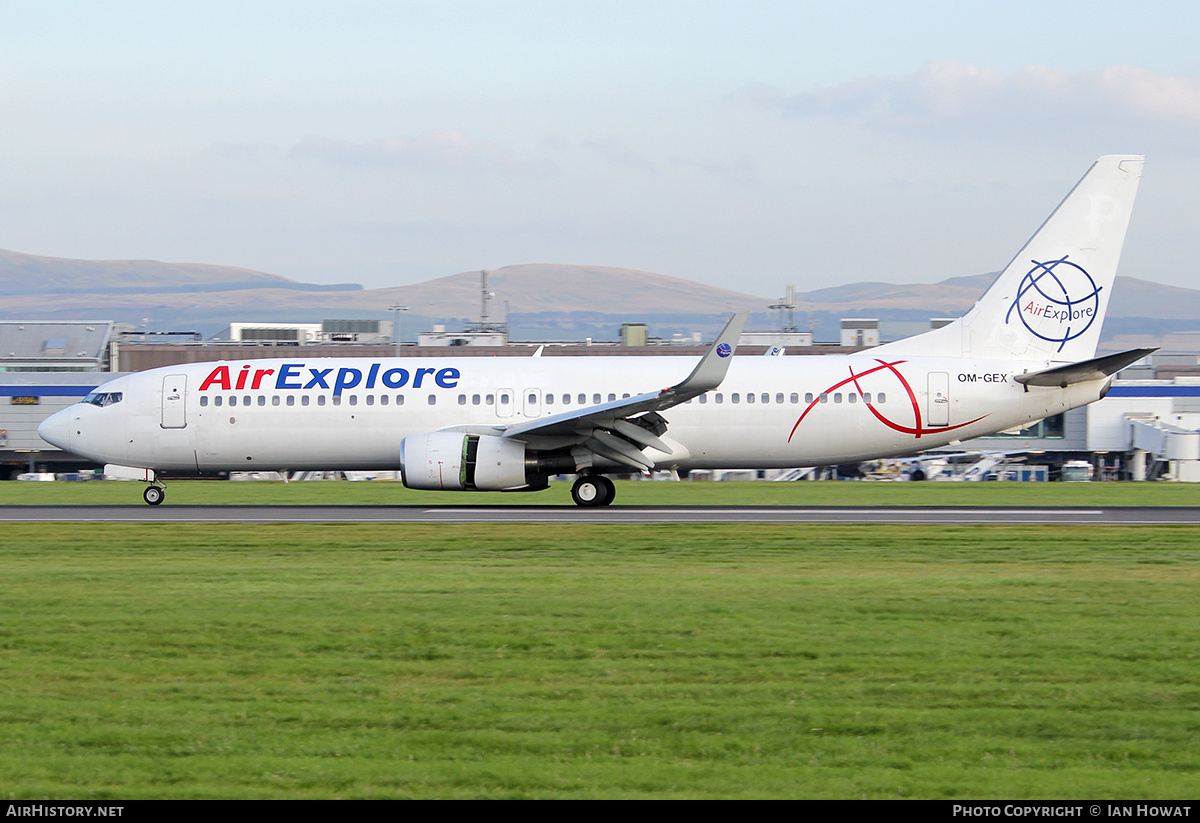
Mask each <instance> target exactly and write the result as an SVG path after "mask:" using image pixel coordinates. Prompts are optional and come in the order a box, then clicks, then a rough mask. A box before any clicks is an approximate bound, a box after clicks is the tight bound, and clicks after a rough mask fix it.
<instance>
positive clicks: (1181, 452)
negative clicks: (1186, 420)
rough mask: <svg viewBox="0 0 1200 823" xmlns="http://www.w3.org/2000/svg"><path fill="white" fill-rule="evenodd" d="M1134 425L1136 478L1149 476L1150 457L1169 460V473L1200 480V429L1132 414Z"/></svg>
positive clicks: (1182, 478)
mask: <svg viewBox="0 0 1200 823" xmlns="http://www.w3.org/2000/svg"><path fill="white" fill-rule="evenodd" d="M1127 419H1128V420H1129V424H1130V427H1131V428H1132V441H1133V463H1132V474H1133V479H1134V480H1145V479H1146V478H1147V458H1153V459H1154V460H1157V461H1161V462H1163V463H1166V464H1167V475H1166V476H1167V477H1168V478H1169V479H1171V480H1181V481H1184V482H1188V483H1196V482H1200V431H1198V430H1195V429H1186V428H1183V427H1181V426H1173V425H1171V424H1170V423H1164V422H1163V421H1161V420H1155V419H1152V418H1142V417H1132V416H1131V417H1128V418H1127Z"/></svg>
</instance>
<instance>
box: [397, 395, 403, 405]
mask: <svg viewBox="0 0 1200 823" xmlns="http://www.w3.org/2000/svg"><path fill="white" fill-rule="evenodd" d="M396 405H397V406H403V405H404V395H402V394H398V395H396Z"/></svg>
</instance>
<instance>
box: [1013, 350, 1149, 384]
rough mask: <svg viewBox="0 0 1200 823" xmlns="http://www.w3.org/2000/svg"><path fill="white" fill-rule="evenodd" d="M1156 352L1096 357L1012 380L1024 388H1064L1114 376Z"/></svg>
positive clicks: (1133, 352) (1018, 376) (1141, 351)
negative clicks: (1021, 384)
mask: <svg viewBox="0 0 1200 823" xmlns="http://www.w3.org/2000/svg"><path fill="white" fill-rule="evenodd" d="M1156 351H1158V349H1131V350H1130V351H1123V352H1121V353H1119V354H1110V355H1107V356H1106V357H1096V358H1093V359H1092V360H1083V361H1081V362H1079V363H1069V364H1067V365H1066V366H1056V367H1055V368H1053V369H1046V370H1045V371H1036V372H1033V373H1032V374H1018V375H1015V376H1014V377H1013V380H1016V381H1017V382H1018V383H1024V384H1025V385H1026V386H1058V387H1059V388H1066V387H1067V386H1070V385H1073V384H1075V383H1086V382H1088V381H1089V380H1101V379H1103V378H1105V377H1109V376H1111V375H1114V374H1116V373H1117V372H1119V371H1120V370H1121V369H1123V368H1125V367H1126V366H1128V365H1130V364H1131V363H1136V362H1137V361H1138V360H1141V359H1142V358H1143V357H1145V356H1146V355H1148V354H1150V353H1152V352H1156Z"/></svg>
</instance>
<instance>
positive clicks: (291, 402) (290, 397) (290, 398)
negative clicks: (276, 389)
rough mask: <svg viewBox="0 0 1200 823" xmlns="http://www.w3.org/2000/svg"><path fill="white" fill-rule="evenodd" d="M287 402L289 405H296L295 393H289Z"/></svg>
mask: <svg viewBox="0 0 1200 823" xmlns="http://www.w3.org/2000/svg"><path fill="white" fill-rule="evenodd" d="M287 404H288V405H289V406H294V405H296V395H294V394H289V395H288V396H287Z"/></svg>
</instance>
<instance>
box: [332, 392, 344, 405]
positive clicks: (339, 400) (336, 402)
mask: <svg viewBox="0 0 1200 823" xmlns="http://www.w3.org/2000/svg"><path fill="white" fill-rule="evenodd" d="M333 405H335V406H340V405H342V396H341V395H340V394H335V395H334V396H333Z"/></svg>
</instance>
